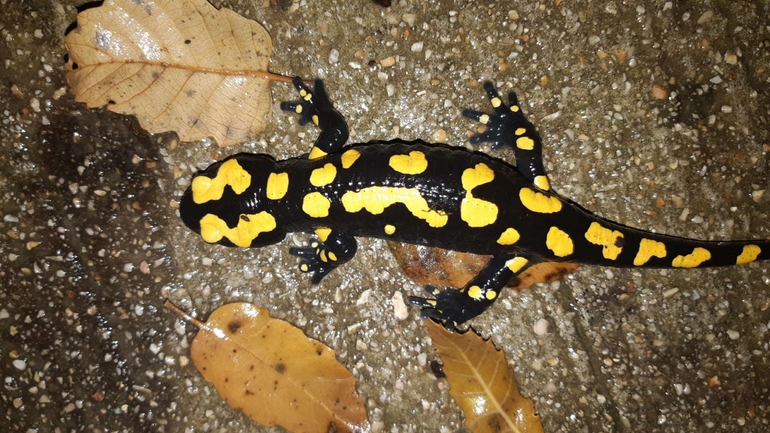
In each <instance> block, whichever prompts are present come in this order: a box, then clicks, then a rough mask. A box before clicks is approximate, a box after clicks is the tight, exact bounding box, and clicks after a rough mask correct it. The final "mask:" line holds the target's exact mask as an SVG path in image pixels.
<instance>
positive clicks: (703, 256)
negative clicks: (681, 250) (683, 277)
mask: <svg viewBox="0 0 770 433" xmlns="http://www.w3.org/2000/svg"><path fill="white" fill-rule="evenodd" d="M710 258H711V252H710V251H709V250H707V249H705V248H701V247H696V248H695V249H693V250H692V252H691V253H690V254H688V255H686V256H676V257H675V258H674V261H672V262H671V266H673V267H675V268H696V267H698V266H700V265H701V264H702V263H703V262H705V261H706V260H708V259H710Z"/></svg>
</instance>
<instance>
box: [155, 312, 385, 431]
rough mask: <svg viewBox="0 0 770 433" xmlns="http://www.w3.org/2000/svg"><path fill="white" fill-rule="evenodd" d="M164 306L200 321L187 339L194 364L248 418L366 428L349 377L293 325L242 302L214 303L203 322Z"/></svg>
mask: <svg viewBox="0 0 770 433" xmlns="http://www.w3.org/2000/svg"><path fill="white" fill-rule="evenodd" d="M166 307H167V308H169V309H171V310H173V311H175V312H176V313H177V314H179V315H181V316H182V317H184V318H185V319H186V320H188V321H189V322H191V323H192V324H194V325H195V326H197V327H198V328H199V329H200V330H199V331H198V334H197V335H196V336H195V338H194V339H193V342H192V345H191V347H190V352H191V357H192V360H193V362H194V363H195V366H196V367H197V368H198V370H199V371H200V372H201V374H202V375H203V377H204V378H206V380H208V381H209V382H211V383H212V384H213V385H214V387H215V388H216V389H217V391H219V394H220V395H221V396H222V397H223V398H224V399H225V401H227V403H228V404H229V405H230V406H232V407H233V408H235V409H238V410H241V411H243V412H244V413H245V414H246V415H248V416H249V418H251V419H252V420H254V421H256V422H258V423H260V424H263V425H267V426H274V425H280V426H282V427H283V428H285V429H287V430H289V431H291V432H318V433H326V432H327V431H329V428H330V427H332V428H334V429H335V430H334V431H338V432H361V433H365V432H369V431H370V430H371V428H370V425H369V421H368V419H367V416H366V407H365V406H364V403H363V400H362V399H361V397H359V396H358V394H357V393H356V388H355V384H356V379H355V378H354V377H353V375H352V374H351V373H350V372H349V371H348V370H347V369H345V367H343V366H342V364H340V363H339V362H337V359H336V358H335V353H334V351H333V350H331V349H329V348H328V347H326V346H324V345H323V344H321V343H319V342H318V341H315V340H311V339H310V338H308V337H306V336H305V334H303V333H302V331H301V330H300V329H298V328H296V327H294V326H292V325H291V324H290V323H288V322H285V321H283V320H279V319H274V318H272V317H270V314H269V312H268V311H267V310H265V309H264V308H259V307H256V306H254V305H251V304H246V303H235V304H227V305H224V306H222V307H219V308H217V309H216V311H214V312H213V313H212V314H211V316H209V320H208V321H207V322H205V323H203V322H200V321H198V320H197V319H194V318H192V317H190V316H189V315H187V314H186V313H185V312H183V311H182V310H180V309H179V308H177V307H176V306H175V305H173V304H171V303H170V302H166Z"/></svg>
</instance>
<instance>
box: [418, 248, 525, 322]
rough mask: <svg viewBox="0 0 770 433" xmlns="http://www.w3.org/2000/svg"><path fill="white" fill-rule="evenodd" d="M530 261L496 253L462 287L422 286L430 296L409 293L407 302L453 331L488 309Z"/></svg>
mask: <svg viewBox="0 0 770 433" xmlns="http://www.w3.org/2000/svg"><path fill="white" fill-rule="evenodd" d="M533 263H535V262H534V261H530V260H528V259H527V258H525V257H523V256H519V255H511V254H498V255H496V256H494V257H493V258H492V260H490V261H489V263H487V265H486V266H485V267H484V269H483V270H482V271H481V272H480V273H479V275H477V276H476V277H474V278H473V279H472V280H471V281H470V282H469V283H468V284H467V285H466V286H465V287H464V288H463V289H462V290H458V289H455V288H453V287H447V288H444V289H440V288H437V287H433V286H426V287H425V291H426V292H427V293H428V294H429V295H430V296H431V297H432V299H430V298H420V297H416V296H410V297H409V298H408V299H407V302H408V303H410V304H412V305H416V306H418V307H420V308H421V310H422V311H421V312H420V316H421V317H423V318H429V319H434V320H437V321H439V322H442V323H443V325H444V327H445V328H446V329H448V330H450V331H453V330H454V329H455V328H456V327H457V325H460V324H462V323H464V322H467V321H468V320H471V319H473V318H474V317H476V316H478V315H479V314H481V313H483V312H484V311H485V310H486V309H487V308H489V307H490V306H491V305H492V304H493V303H494V302H495V301H496V300H497V298H499V297H500V292H501V291H502V290H503V289H504V288H505V285H506V284H507V283H508V281H510V280H511V278H513V277H514V276H516V274H518V273H520V272H522V271H523V270H524V269H526V268H528V267H529V266H530V265H531V264H533Z"/></svg>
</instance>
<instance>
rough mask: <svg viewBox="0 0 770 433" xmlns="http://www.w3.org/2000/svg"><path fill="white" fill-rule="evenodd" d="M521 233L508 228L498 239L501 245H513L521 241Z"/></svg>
mask: <svg viewBox="0 0 770 433" xmlns="http://www.w3.org/2000/svg"><path fill="white" fill-rule="evenodd" d="M519 237H520V235H519V232H518V231H516V229H515V228H513V227H508V228H507V229H505V231H504V232H503V233H502V234H501V235H500V237H499V238H498V239H497V243H498V244H500V245H513V244H515V243H516V242H518V241H519Z"/></svg>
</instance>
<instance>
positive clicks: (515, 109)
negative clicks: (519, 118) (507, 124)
mask: <svg viewBox="0 0 770 433" xmlns="http://www.w3.org/2000/svg"><path fill="white" fill-rule="evenodd" d="M511 111H513V112H514V113H518V112H519V106H518V105H511Z"/></svg>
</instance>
